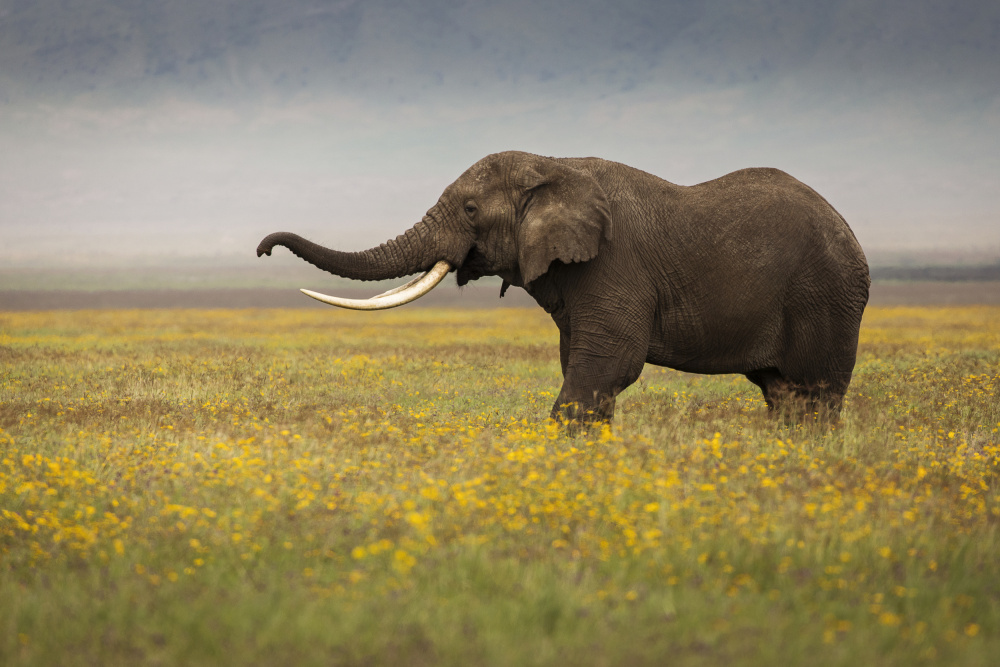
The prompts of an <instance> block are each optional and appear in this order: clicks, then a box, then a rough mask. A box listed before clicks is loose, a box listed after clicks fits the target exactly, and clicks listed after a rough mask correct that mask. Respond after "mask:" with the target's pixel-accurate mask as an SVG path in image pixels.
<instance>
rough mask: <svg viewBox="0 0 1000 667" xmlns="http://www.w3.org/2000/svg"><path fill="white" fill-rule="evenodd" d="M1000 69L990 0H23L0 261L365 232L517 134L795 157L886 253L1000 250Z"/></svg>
mask: <svg viewBox="0 0 1000 667" xmlns="http://www.w3.org/2000/svg"><path fill="white" fill-rule="evenodd" d="M997 62H1000V8H997V7H996V6H994V5H991V4H989V3H971V4H970V3H964V4H962V5H956V6H955V7H947V6H940V5H936V4H931V3H916V4H914V3H902V2H892V3H883V4H880V5H879V6H878V7H871V6H869V5H867V4H865V3H862V2H835V3H830V4H829V5H826V6H824V7H823V8H816V7H812V6H802V7H787V6H785V5H783V4H782V3H777V2H753V3H739V4H732V3H722V2H714V3H712V2H710V3H704V4H702V5H698V6H691V5H690V3H655V2H626V3H622V4H620V5H616V6H613V7H612V6H605V5H604V4H602V3H596V2H594V3H587V2H582V3H581V2H577V3H571V2H554V3H547V4H546V5H544V6H539V5H536V4H532V3H527V2H523V3H522V2H506V3H479V2H458V1H456V2H444V1H441V2H427V3H420V4H410V3H399V2H366V3H360V2H351V1H344V2H335V3H329V2H318V1H307V0H301V1H296V2H289V3H283V4H282V5H280V6H277V5H276V6H273V7H256V8H254V7H249V6H244V5H243V4H241V3H235V2H220V3H213V5H212V6H211V7H204V6H202V4H200V3H196V2H188V1H183V2H166V3H157V5H155V6H151V5H147V4H145V3H138V2H136V3H127V2H126V3H110V2H106V1H104V0H90V1H89V2H80V3H74V5H73V6H72V7H65V8H62V9H59V10H55V9H51V8H48V7H47V6H45V5H42V4H40V3H12V4H10V5H9V6H7V7H5V8H3V9H0V63H2V64H3V67H0V145H2V146H3V150H2V151H0V231H2V235H3V243H2V244H0V260H2V261H5V262H8V263H18V264H31V263H33V262H34V263H45V262H53V261H55V262H62V263H65V262H70V263H72V262H77V263H86V261H87V260H88V258H101V257H107V258H108V261H112V260H116V259H122V258H126V259H127V258H129V257H133V258H136V257H137V258H154V259H155V258H157V257H161V258H168V259H169V258H171V257H176V256H180V257H186V256H191V257H215V256H218V257H238V256H243V255H244V253H246V254H247V255H248V256H249V255H251V254H252V252H253V249H254V248H255V247H256V244H257V242H258V241H259V240H260V238H261V237H262V236H263V235H265V234H267V233H269V232H272V231H277V230H287V231H294V232H296V233H299V234H301V235H303V236H306V237H308V238H311V239H313V240H315V241H317V242H320V243H323V244H325V245H330V246H334V247H338V248H342V249H345V250H352V249H359V248H363V247H369V246H372V245H377V244H378V243H381V242H382V241H384V240H386V239H387V238H392V237H394V236H396V235H397V234H399V233H401V232H402V231H404V230H405V229H406V228H407V227H409V226H410V225H412V224H413V223H414V222H416V221H417V220H419V219H420V216H421V215H422V214H423V212H424V211H426V210H427V209H428V208H429V207H430V206H432V205H433V204H434V202H435V201H436V199H437V197H438V195H439V194H440V193H441V191H442V190H443V189H444V187H445V186H447V185H448V184H449V183H450V182H451V181H453V180H454V179H455V178H457V177H458V176H459V175H460V174H461V173H462V172H463V171H464V170H465V169H466V168H468V167H469V166H471V165H472V164H473V163H474V162H476V161H477V160H479V159H480V158H482V157H483V156H485V155H486V154H488V153H492V152H497V151H502V150H511V149H514V150H524V151H528V152H533V153H538V154H543V155H554V156H560V157H561V156H587V155H594V156H598V157H603V158H606V159H611V160H616V161H620V162H624V163H626V164H629V165H631V166H634V167H637V168H640V169H644V170H646V171H649V172H650V173H653V174H656V175H657V176H660V177H661V178H665V179H666V180H669V181H671V182H674V183H678V184H682V185H693V184H695V183H698V182H702V181H705V180H710V179H712V178H716V177H719V176H722V175H723V174H725V173H727V172H729V171H733V170H735V169H739V168H743V167H750V166H770V167H777V168H779V169H782V170H784V171H787V172H789V173H790V174H792V175H793V176H795V177H796V178H799V179H800V180H802V181H803V182H805V183H807V184H808V185H810V186H812V187H813V188H815V189H816V190H817V191H818V192H819V193H820V194H821V195H823V196H824V197H825V198H827V199H828V200H829V201H830V203H831V204H833V206H834V207H835V208H837V209H838V210H839V211H840V212H841V213H842V214H843V215H844V217H845V218H846V219H847V221H848V223H849V224H850V225H851V227H852V229H853V230H854V231H855V233H856V235H857V236H858V238H859V240H860V241H861V243H862V245H863V246H864V248H865V249H866V251H867V252H869V253H870V254H872V255H882V256H889V255H892V254H893V253H916V254H918V255H919V254H920V253H928V252H931V251H936V252H946V253H947V252H952V253H960V254H961V253H971V255H970V256H980V255H985V256H987V257H988V256H989V255H990V254H991V253H994V252H995V253H996V254H1000V204H998V203H997V201H996V196H995V192H996V184H997V183H1000V72H998V71H997V69H998V68H997V67H996V63H997ZM276 255H277V254H276ZM291 259H292V260H294V261H299V260H297V259H295V258H291ZM97 261H100V260H99V259H98V260H97Z"/></svg>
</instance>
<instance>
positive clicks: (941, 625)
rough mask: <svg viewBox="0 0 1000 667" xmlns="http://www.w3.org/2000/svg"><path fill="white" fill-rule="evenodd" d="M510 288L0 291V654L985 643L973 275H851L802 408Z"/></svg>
mask: <svg viewBox="0 0 1000 667" xmlns="http://www.w3.org/2000/svg"><path fill="white" fill-rule="evenodd" d="M557 347H558V344H557V334H556V331H555V329H554V326H553V325H552V324H551V322H550V321H549V320H548V318H547V316H546V315H545V314H544V313H543V312H541V310H538V309H535V310H515V309H508V310H497V311H460V310H455V311H444V310H432V309H400V310H397V311H390V312H386V313H350V312H340V311H334V310H328V311H312V310H285V311H281V310H273V311H266V310H256V311H254V310H245V311H206V310H187V311H185V310H177V311H80V312H40V313H16V314H13V313H6V314H0V429H2V430H0V454H2V460H0V510H2V511H0V564H2V567H0V664H3V665H19V664H39V665H42V664H44V665H51V664H59V665H96V664H100V665H115V664H122V665H125V664H129V665H133V664H185V665H198V664H220V663H223V664H261V665H264V664H267V665H270V664H286V665H312V664H317V665H318V664H322V665H354V664H407V665H421V664H426V665H432V664H435V665H436V664H507V665H522V664H529V665H530V664H594V665H621V664H630V665H641V664H671V665H716V664H718V665H729V664H747V665H768V666H773V665H787V664H803V665H805V664H808V665H873V664H878V665H912V664H935V665H938V664H954V665H984V666H985V665H995V664H996V661H997V656H998V655H1000V539H998V533H997V528H998V526H1000V484H998V466H1000V433H998V429H1000V400H998V392H1000V308H986V307H981V308H952V309H929V308H893V309H879V308H872V309H869V311H868V312H867V314H866V318H865V324H864V328H863V330H862V339H861V349H860V355H859V360H858V365H857V368H856V369H855V378H854V383H853V384H852V387H851V391H850V393H849V394H848V398H847V403H846V407H845V410H844V415H843V421H842V423H840V424H839V425H838V426H837V427H836V428H834V429H833V430H824V429H822V428H820V427H818V426H815V425H805V426H791V427H789V426H783V425H782V424H780V423H778V422H775V421H773V420H771V419H769V418H768V416H767V414H766V411H765V408H764V405H763V402H762V400H761V399H760V396H759V394H758V392H757V390H756V388H755V387H753V386H752V385H751V384H750V383H749V382H748V381H747V380H745V379H744V378H742V377H737V376H715V377H708V376H693V375H685V374H682V373H678V372H674V371H669V370H665V369H658V368H653V367H647V369H646V372H645V374H644V376H643V379H642V380H641V381H640V382H639V383H637V384H636V385H635V386H633V387H632V388H631V389H629V390H628V391H627V392H625V394H624V395H623V396H622V397H621V398H620V399H619V402H618V414H617V418H616V422H615V424H614V425H613V427H612V428H607V427H604V428H601V429H594V430H592V431H591V432H589V433H584V434H577V435H572V436H570V435H566V434H565V433H563V432H561V431H560V429H559V428H558V427H556V426H554V425H552V424H549V423H547V422H546V421H545V419H544V417H545V416H546V415H547V414H548V410H549V407H550V405H551V403H552V401H553V400H554V395H555V393H557V392H558V389H559V385H560V381H561V377H560V374H559V365H558V350H557Z"/></svg>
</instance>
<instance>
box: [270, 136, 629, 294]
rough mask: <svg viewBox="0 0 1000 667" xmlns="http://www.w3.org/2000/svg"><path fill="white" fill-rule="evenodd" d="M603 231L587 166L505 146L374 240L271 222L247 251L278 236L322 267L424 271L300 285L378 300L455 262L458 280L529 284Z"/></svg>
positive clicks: (600, 203) (587, 248)
mask: <svg viewBox="0 0 1000 667" xmlns="http://www.w3.org/2000/svg"><path fill="white" fill-rule="evenodd" d="M610 238H611V214H610V208H609V206H608V201H607V198H606V197H605V194H604V191H603V190H602V189H601V187H600V185H598V183H597V181H596V180H595V179H594V177H593V176H591V175H590V174H588V173H586V172H584V171H581V170H579V169H575V168H573V167H572V166H569V165H568V164H566V163H565V162H563V161H559V160H555V159H552V158H545V157H540V156H537V155H531V154H528V153H521V152H506V153H497V154H494V155H489V156H487V157H485V158H483V159H482V160H480V161H479V162H477V163H476V164H474V165H473V166H472V167H471V168H469V169H468V171H466V172H465V173H464V174H462V175H461V176H460V177H459V178H458V180H456V181H455V182H454V183H452V184H451V185H449V186H448V187H447V188H446V189H445V191H444V193H443V194H442V195H441V197H440V198H439V199H438V201H437V203H436V204H435V205H434V206H433V207H432V208H431V209H430V210H429V211H427V214H426V215H424V217H423V219H422V220H421V221H420V222H418V223H417V224H416V225H414V226H413V227H411V228H410V229H409V230H407V231H406V232H405V233H403V234H401V235H399V236H397V237H396V238H395V239H392V240H390V241H387V242H385V243H383V244H382V245H380V246H378V247H377V248H371V249H369V250H364V251H361V252H339V251H336V250H331V249H329V248H324V247H323V246H320V245H317V244H315V243H312V242H310V241H307V240H306V239H304V238H302V237H300V236H298V235H296V234H292V233H289V232H277V233H274V234H270V235H268V236H267V237H266V238H264V240H262V241H261V242H260V245H258V246H257V256H258V257H259V256H261V255H265V254H266V255H270V254H271V250H272V249H273V248H274V246H277V245H283V246H285V247H287V248H288V249H289V250H291V251H292V252H293V253H294V254H296V255H298V256H299V257H301V258H302V259H304V260H306V261H307V262H309V263H311V264H313V265H315V266H317V267H318V268H320V269H323V270H324V271H328V272H330V273H333V274H336V275H338V276H342V277H344V278H351V279H355V280H386V279H390V278H399V277H402V276H406V275H410V274H413V273H417V272H421V271H425V272H426V273H425V274H424V275H422V276H420V277H419V278H417V279H415V280H413V281H411V282H410V283H408V284H407V285H404V286H403V287H401V288H396V289H393V290H390V291H389V292H386V293H384V294H380V295H379V296H377V297H373V298H371V299H367V300H350V299H338V298H336V297H329V296H326V295H323V294H318V293H316V292H309V291H307V290H303V292H305V293H306V294H308V295H309V296H312V297H313V298H317V299H319V300H321V301H324V302H325V303H329V304H331V305H336V306H341V307H345V308H355V309H361V310H379V309H383V308H392V307H394V306H399V305H402V304H404V303H407V302H409V301H412V300H414V299H417V298H419V297H420V296H422V295H423V294H426V293H427V292H429V291H430V290H431V289H433V287H434V286H435V285H436V284H437V283H438V282H440V281H441V279H442V278H444V276H445V275H446V274H447V273H448V272H449V271H451V270H456V271H457V279H458V284H459V285H465V284H466V283H468V282H469V281H471V280H476V279H477V278H481V277H483V276H488V275H495V276H500V277H502V278H503V279H504V281H505V283H509V284H511V285H516V286H520V287H529V286H530V284H531V283H532V282H533V281H535V280H537V279H538V278H539V276H542V275H543V274H545V273H546V271H548V269H549V266H550V265H551V264H552V262H555V261H559V262H564V263H570V262H585V261H587V260H590V259H593V258H594V257H595V256H596V255H597V253H598V250H599V248H600V245H601V242H602V240H606V239H610ZM505 287H506V285H505Z"/></svg>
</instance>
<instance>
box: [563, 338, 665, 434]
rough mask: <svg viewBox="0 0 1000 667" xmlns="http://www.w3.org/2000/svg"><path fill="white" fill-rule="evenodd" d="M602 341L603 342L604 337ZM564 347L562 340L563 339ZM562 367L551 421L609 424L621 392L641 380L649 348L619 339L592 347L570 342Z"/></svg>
mask: <svg viewBox="0 0 1000 667" xmlns="http://www.w3.org/2000/svg"><path fill="white" fill-rule="evenodd" d="M599 340H603V337H602V338H601V339H599ZM560 343H561V344H560V347H561V348H562V347H563V345H562V339H561V340H560ZM565 347H567V348H568V354H566V355H564V356H563V355H561V356H563V358H565V359H566V361H565V363H564V365H563V368H564V370H563V375H564V378H563V386H562V390H561V391H560V392H559V396H558V397H557V398H556V402H555V405H553V406H552V415H551V416H552V418H553V419H555V420H559V421H569V422H582V423H590V422H595V421H610V420H611V419H612V417H614V414H615V400H616V398H617V396H618V394H619V393H621V392H622V391H623V390H624V389H625V388H626V387H628V386H629V385H631V384H632V383H633V382H635V381H636V380H638V379H639V375H640V374H641V373H642V367H643V364H644V363H645V361H646V352H647V350H646V347H645V346H643V345H642V344H641V342H640V341H622V340H620V339H619V340H618V341H616V342H615V343H614V344H611V343H607V342H605V343H603V345H602V344H600V343H595V344H594V345H592V346H589V345H584V344H583V343H582V341H581V342H579V343H578V342H577V341H576V339H575V338H574V340H573V341H572V344H569V343H567V344H566V345H565Z"/></svg>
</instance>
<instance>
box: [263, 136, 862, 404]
mask: <svg viewBox="0 0 1000 667" xmlns="http://www.w3.org/2000/svg"><path fill="white" fill-rule="evenodd" d="M276 245H284V246H286V247H287V248H289V249H290V250H291V251H292V252H293V253H295V254H296V255H298V256H300V257H302V258H303V259H305V260H307V261H309V262H311V263H313V264H315V265H316V266H318V267H319V268H321V269H324V270H326V271H329V272H331V273H334V274H337V275H340V276H344V277H348V278H355V279H360V280H380V279H387V278H396V277H402V276H405V275H409V274H412V273H416V272H418V271H424V270H427V269H429V268H430V267H431V266H432V265H433V264H434V263H435V262H437V261H438V260H442V259H443V260H447V261H448V262H450V263H451V265H452V266H453V267H456V271H457V278H458V284H459V285H465V284H466V283H468V282H469V281H472V280H476V279H478V278H480V277H483V276H491V275H494V276H500V277H501V278H503V280H504V286H503V289H504V290H506V288H507V287H508V286H509V285H514V286H517V287H522V288H524V289H525V290H527V292H528V293H529V294H530V295H531V296H532V297H534V299H535V300H536V301H537V302H538V304H539V305H540V306H541V307H542V308H544V309H545V311H546V312H548V313H549V314H550V315H551V316H552V319H553V320H554V321H555V323H556V325H557V326H558V327H559V333H560V336H559V357H560V362H561V364H562V371H563V378H564V380H563V386H562V390H561V391H560V393H559V397H558V398H557V399H556V403H555V405H554V406H553V408H552V416H553V417H556V418H567V419H578V420H581V421H591V420H594V419H598V420H605V419H610V418H611V417H612V416H613V414H614V407H615V397H616V396H617V395H618V394H619V393H620V392H621V391H622V390H623V389H625V388H626V387H628V386H629V385H631V384H632V383H633V382H635V381H636V380H637V379H638V377H639V374H640V373H641V372H642V368H643V364H644V363H650V364H655V365H658V366H667V367H669V368H675V369H678V370H682V371H687V372H691V373H741V374H743V375H745V376H746V377H747V378H748V379H749V380H750V381H751V382H753V383H754V384H756V385H757V386H758V387H760V389H761V391H762V392H763V395H764V398H765V400H766V402H767V405H768V407H769V408H770V409H772V410H775V409H778V408H779V407H782V406H783V404H787V405H793V404H794V405H797V406H798V409H799V410H805V411H808V412H810V413H811V412H813V411H814V410H819V411H825V412H827V413H829V414H832V415H836V414H839V410H840V405H841V401H842V399H843V396H844V393H845V392H846V390H847V387H848V384H849V383H850V381H851V373H852V370H853V368H854V362H855V355H856V353H857V344H858V329H859V327H860V324H861V316H862V313H863V312H864V308H865V305H866V303H867V301H868V287H869V282H870V281H869V277H868V264H867V262H866V260H865V256H864V253H863V252H862V250H861V246H860V245H859V244H858V242H857V239H856V238H855V237H854V234H853V233H852V232H851V229H850V228H849V227H848V226H847V223H846V222H845V221H844V219H843V218H842V217H841V216H840V214H838V213H837V212H836V211H835V210H834V209H833V207H831V206H830V205H829V204H828V203H827V202H826V200H824V199H823V198H822V197H821V196H819V195H818V194H817V193H816V192H815V191H813V190H812V189H811V188H809V187H808V186H806V185H804V184H803V183H801V182H799V181H797V180H796V179H794V178H792V177H791V176H789V175H788V174H786V173H784V172H782V171H779V170H776V169H743V170H740V171H736V172H733V173H731V174H727V175H726V176H723V177H722V178H719V179H716V180H713V181H709V182H706V183H701V184H699V185H694V186H690V187H685V186H679V185H674V184H672V183H669V182H667V181H664V180H662V179H660V178H657V177H655V176H652V175H650V174H647V173H645V172H642V171H639V170H638V169H633V168H631V167H628V166H626V165H623V164H618V163H615V162H608V161H605V160H601V159H598V158H561V159H555V158H545V157H539V156H536V155H530V154H527V153H519V152H507V153H498V154H495V155H490V156H487V157H486V158H484V159H482V160H480V161H479V162H477V163H476V164H475V165H473V166H472V167H471V168H470V169H469V170H468V171H466V172H465V173H464V174H462V176H460V177H459V178H458V180H457V181H455V182H454V183H453V184H451V185H450V186H449V187H448V188H447V189H446V190H445V191H444V194H442V195H441V198H440V199H439V200H438V202H437V204H435V206H434V207H433V208H431V210H430V211H428V212H427V214H426V215H425V216H424V218H423V220H421V222H419V223H417V224H416V225H415V226H414V227H413V228H411V229H410V230H409V231H407V232H406V233H405V234H403V235H401V236H399V237H397V238H396V239H394V240H392V241H389V242H387V243H384V244H382V245H381V246H379V247H378V248H373V249H371V250H367V251H364V252H359V253H341V252H337V251H334V250H329V249H326V248H323V247H321V246H318V245H315V244H313V243H310V242H309V241H306V240H305V239H302V238H301V237H299V236H296V235H295V234H290V233H287V232H279V233H276V234H271V235H270V236H268V237H267V238H265V239H264V240H263V241H261V244H260V246H259V247H258V248H257V254H258V256H259V255H261V254H270V252H271V249H272V248H273V247H274V246H276ZM789 399H795V400H789Z"/></svg>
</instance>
